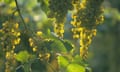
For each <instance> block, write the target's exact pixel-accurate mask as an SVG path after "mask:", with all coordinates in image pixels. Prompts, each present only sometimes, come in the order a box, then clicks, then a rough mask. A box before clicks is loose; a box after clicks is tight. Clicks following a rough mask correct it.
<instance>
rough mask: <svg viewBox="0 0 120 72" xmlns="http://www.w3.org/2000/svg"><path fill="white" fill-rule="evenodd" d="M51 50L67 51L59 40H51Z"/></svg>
mask: <svg viewBox="0 0 120 72" xmlns="http://www.w3.org/2000/svg"><path fill="white" fill-rule="evenodd" d="M50 47H51V48H52V50H53V51H55V52H58V53H59V52H60V53H61V52H67V50H66V48H65V46H64V44H63V43H62V42H61V41H60V40H53V43H52V44H51V45H50Z"/></svg>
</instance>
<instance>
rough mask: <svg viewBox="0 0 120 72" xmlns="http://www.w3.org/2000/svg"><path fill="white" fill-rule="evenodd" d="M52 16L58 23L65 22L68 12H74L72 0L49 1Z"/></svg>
mask: <svg viewBox="0 0 120 72" xmlns="http://www.w3.org/2000/svg"><path fill="white" fill-rule="evenodd" d="M49 8H50V14H51V16H52V17H55V18H56V22H57V23H61V22H64V19H65V17H66V14H67V12H68V10H72V8H73V6H72V0H49Z"/></svg>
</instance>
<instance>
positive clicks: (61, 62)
mask: <svg viewBox="0 0 120 72" xmlns="http://www.w3.org/2000/svg"><path fill="white" fill-rule="evenodd" d="M58 64H59V65H60V67H67V65H68V64H69V62H68V60H67V59H66V58H65V57H63V56H58Z"/></svg>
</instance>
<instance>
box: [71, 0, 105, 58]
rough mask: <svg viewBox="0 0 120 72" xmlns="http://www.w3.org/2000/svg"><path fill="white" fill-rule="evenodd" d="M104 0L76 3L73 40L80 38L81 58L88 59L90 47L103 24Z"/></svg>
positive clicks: (72, 22) (86, 0) (87, 0)
mask: <svg viewBox="0 0 120 72" xmlns="http://www.w3.org/2000/svg"><path fill="white" fill-rule="evenodd" d="M102 2H103V0H82V1H81V2H80V1H79V0H78V2H74V3H73V5H74V9H75V12H74V13H73V15H72V19H73V20H72V21H71V24H72V26H73V28H72V32H73V38H75V39H79V38H80V56H81V57H82V58H86V56H87V50H88V45H89V44H90V43H91V40H92V38H93V36H95V34H96V27H97V26H98V25H99V24H100V23H102V22H103V20H104V18H103V15H101V14H102V13H103V8H102V7H101V4H102Z"/></svg>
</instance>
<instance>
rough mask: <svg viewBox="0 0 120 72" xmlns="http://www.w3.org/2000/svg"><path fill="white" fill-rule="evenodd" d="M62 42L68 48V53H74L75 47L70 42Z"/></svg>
mask: <svg viewBox="0 0 120 72" xmlns="http://www.w3.org/2000/svg"><path fill="white" fill-rule="evenodd" d="M62 42H63V44H64V46H65V47H66V49H67V51H68V52H73V50H74V46H73V44H72V43H71V42H70V41H68V40H63V41H62Z"/></svg>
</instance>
